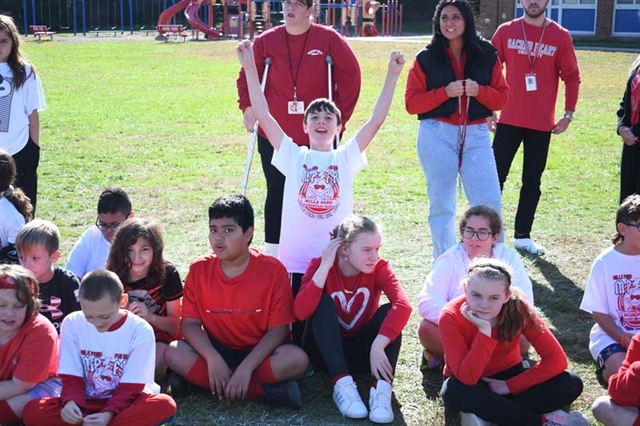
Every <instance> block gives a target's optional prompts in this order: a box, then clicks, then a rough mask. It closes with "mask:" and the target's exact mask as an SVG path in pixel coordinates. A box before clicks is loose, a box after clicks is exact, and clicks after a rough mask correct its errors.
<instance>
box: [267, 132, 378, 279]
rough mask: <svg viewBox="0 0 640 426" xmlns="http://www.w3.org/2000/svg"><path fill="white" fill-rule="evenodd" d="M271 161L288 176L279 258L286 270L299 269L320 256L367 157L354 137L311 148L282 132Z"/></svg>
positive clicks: (349, 205) (348, 206) (346, 210)
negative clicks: (324, 147)
mask: <svg viewBox="0 0 640 426" xmlns="http://www.w3.org/2000/svg"><path fill="white" fill-rule="evenodd" d="M271 163H272V164H273V165H274V166H275V167H276V168H277V169H278V170H280V172H281V173H282V174H283V175H284V176H285V177H286V181H285V185H284V197H283V201H282V230H281V231H280V256H279V259H280V261H281V262H282V263H283V264H284V266H285V267H286V268H287V271H288V272H289V273H300V274H303V273H304V272H305V271H306V270H307V266H309V262H310V261H311V259H313V258H314V257H318V256H321V255H322V248H323V247H324V246H325V245H326V244H327V243H328V242H329V239H330V236H329V234H330V232H332V231H333V230H334V229H335V227H336V226H338V225H339V224H340V222H342V220H343V219H344V218H345V217H347V216H348V215H350V214H352V213H353V178H354V177H355V175H356V174H357V173H358V172H359V171H360V170H362V169H363V168H365V167H366V166H367V156H366V154H365V152H360V147H359V146H358V143H357V142H356V140H355V139H351V140H349V141H348V142H347V143H346V144H344V145H341V146H340V147H338V149H335V150H332V151H315V150H311V149H309V148H308V147H306V146H298V145H296V144H295V143H293V141H292V140H291V138H289V137H287V136H285V137H284V138H283V140H282V143H281V145H280V149H278V150H277V151H275V152H274V154H273V158H272V160H271Z"/></svg>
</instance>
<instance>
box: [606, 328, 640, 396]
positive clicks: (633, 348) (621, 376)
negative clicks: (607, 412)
mask: <svg viewBox="0 0 640 426" xmlns="http://www.w3.org/2000/svg"><path fill="white" fill-rule="evenodd" d="M638 389H640V334H636V335H634V336H633V338H632V339H631V343H630V344H629V349H628V350H627V355H626V357H625V358H624V361H623V362H622V366H621V367H620V369H619V370H618V372H617V373H616V374H614V375H613V376H611V378H609V388H608V392H609V396H610V397H611V400H612V401H613V402H615V403H616V404H618V405H622V406H624V407H637V406H639V405H640V393H638Z"/></svg>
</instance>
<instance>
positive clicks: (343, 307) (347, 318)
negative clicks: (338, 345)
mask: <svg viewBox="0 0 640 426" xmlns="http://www.w3.org/2000/svg"><path fill="white" fill-rule="evenodd" d="M360 295H362V296H360ZM369 295H370V294H369V289H368V288H365V287H361V288H359V289H358V290H356V292H355V293H354V294H352V295H351V298H350V299H349V300H348V301H347V296H346V295H345V294H344V292H342V291H334V292H333V293H331V298H332V299H333V301H334V303H335V302H336V301H337V302H338V303H340V307H339V308H338V323H339V324H340V325H341V326H342V328H344V329H345V330H351V329H352V328H353V326H354V325H356V324H357V323H358V320H359V319H360V317H361V316H362V314H363V313H364V311H365V309H367V304H368V303H369Z"/></svg>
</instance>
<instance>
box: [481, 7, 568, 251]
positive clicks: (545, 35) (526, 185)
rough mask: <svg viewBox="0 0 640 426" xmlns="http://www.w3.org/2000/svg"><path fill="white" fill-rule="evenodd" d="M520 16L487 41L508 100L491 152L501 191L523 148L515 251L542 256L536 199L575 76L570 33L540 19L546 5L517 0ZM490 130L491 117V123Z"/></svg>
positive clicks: (562, 124)
mask: <svg viewBox="0 0 640 426" xmlns="http://www.w3.org/2000/svg"><path fill="white" fill-rule="evenodd" d="M520 4H521V5H522V8H523V10H524V16H523V17H521V18H517V19H514V20H512V21H510V22H505V23H504V24H502V25H500V27H499V28H498V30H497V31H496V33H495V34H494V35H493V38H492V39H491V42H492V43H493V45H494V46H495V47H496V49H497V50H498V56H499V57H500V60H501V61H502V62H503V63H504V64H505V66H506V80H507V84H508V85H509V100H508V101H507V104H506V105H505V106H504V108H503V109H502V111H501V113H500V117H499V118H498V120H497V121H498V124H497V126H495V137H494V139H493V153H494V156H495V159H496V166H497V168H498V178H499V179H500V188H502V187H503V186H504V182H505V181H506V180H507V175H508V174H509V169H510V167H511V163H512V161H513V158H514V156H515V155H516V152H517V151H518V149H519V148H520V144H521V143H524V164H523V169H522V187H521V188H520V200H519V202H518V210H517V212H516V220H515V235H514V237H515V247H516V248H517V249H520V250H524V251H527V252H529V253H532V254H544V252H545V249H544V247H543V246H541V245H539V244H536V243H535V242H534V241H533V239H531V228H532V226H533V220H534V217H535V213H536V208H537V207H538V201H539V200H540V180H541V178H542V173H543V172H544V169H545V167H546V163H547V155H548V153H549V144H550V141H551V134H552V133H554V134H559V133H562V132H564V131H565V130H567V128H568V127H569V124H570V123H571V121H573V112H574V111H575V109H576V103H577V101H578V90H579V86H580V71H579V70H578V61H577V59H576V55H575V51H574V48H573V42H572V39H571V35H570V34H569V32H568V31H567V30H566V29H564V28H562V27H561V26H560V25H558V24H557V23H555V22H554V21H552V20H550V19H547V18H546V17H545V10H546V8H547V5H548V4H549V0H520ZM559 79H562V81H563V82H564V87H565V90H564V99H565V107H564V109H565V113H564V115H563V116H562V117H561V118H560V119H559V120H558V121H555V104H556V97H557V95H558V84H559ZM490 121H491V122H490V123H489V124H490V127H491V128H492V130H493V127H494V125H495V116H494V117H493V118H492V119H490Z"/></svg>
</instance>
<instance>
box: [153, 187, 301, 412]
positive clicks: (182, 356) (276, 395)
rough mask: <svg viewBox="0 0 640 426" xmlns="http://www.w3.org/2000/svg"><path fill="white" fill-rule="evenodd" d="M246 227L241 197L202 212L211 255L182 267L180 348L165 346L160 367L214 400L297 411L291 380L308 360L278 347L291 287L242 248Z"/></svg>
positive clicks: (270, 263) (247, 208) (248, 219)
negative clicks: (164, 364)
mask: <svg viewBox="0 0 640 426" xmlns="http://www.w3.org/2000/svg"><path fill="white" fill-rule="evenodd" d="M253 222H254V214H253V208H252V207H251V204H250V203H249V200H248V199H247V198H245V197H244V196H241V195H226V196H223V197H220V198H218V199H217V200H216V201H215V202H214V203H213V204H212V205H211V207H209V243H210V244H211V248H212V249H213V253H210V254H208V255H205V256H202V257H200V258H198V259H196V260H194V261H193V262H192V263H191V266H190V267H189V273H188V275H187V280H186V282H185V286H184V299H183V305H182V322H181V331H182V334H183V336H184V339H185V340H181V341H176V342H172V343H171V345H169V347H168V348H167V349H166V351H165V361H166V362H167V365H168V366H169V368H170V369H171V370H172V371H173V372H174V373H177V374H178V375H180V376H183V377H184V378H186V379H187V381H189V382H190V383H193V384H195V385H197V386H199V387H201V388H205V389H209V390H210V391H211V394H212V395H215V396H217V397H218V398H219V399H222V398H225V399H229V400H235V399H244V398H245V397H246V396H249V397H252V398H259V399H261V400H263V401H265V402H269V403H273V404H276V405H285V406H289V407H293V408H300V391H299V389H298V384H297V383H296V382H295V380H296V379H298V378H299V377H301V376H302V375H303V374H304V373H305V372H306V370H307V365H308V363H309V360H308V358H307V355H306V354H305V353H304V351H303V350H302V349H300V348H299V347H297V346H294V345H292V344H286V343H285V339H286V338H287V336H288V335H289V326H290V324H291V322H292V321H293V320H294V315H293V294H292V292H291V286H290V285H289V279H288V276H287V271H286V270H285V268H284V266H283V265H282V264H281V263H280V262H279V261H278V260H277V259H275V258H274V257H271V256H267V255H264V254H262V253H260V252H258V251H257V250H255V249H251V248H249V244H250V243H251V240H252V238H253V229H254V228H253ZM176 379H177V378H176V377H175V375H174V377H172V393H173V394H174V395H176V394H177V392H176V391H178V392H179V389H175V388H174V386H176V385H178V380H176Z"/></svg>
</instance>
